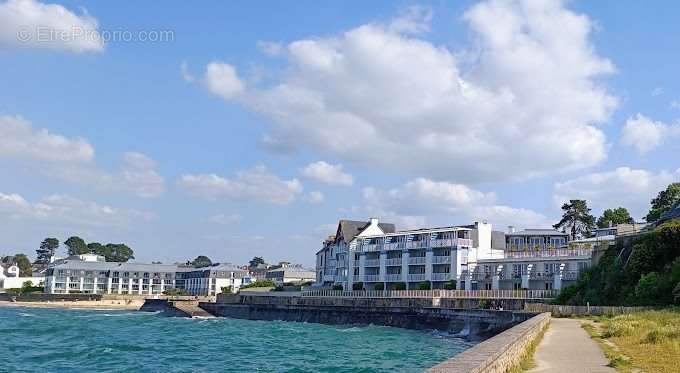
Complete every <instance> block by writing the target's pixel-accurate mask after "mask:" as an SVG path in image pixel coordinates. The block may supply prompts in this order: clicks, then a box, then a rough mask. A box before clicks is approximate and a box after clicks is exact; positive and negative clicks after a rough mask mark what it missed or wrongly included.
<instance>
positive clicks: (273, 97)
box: [204, 0, 617, 182]
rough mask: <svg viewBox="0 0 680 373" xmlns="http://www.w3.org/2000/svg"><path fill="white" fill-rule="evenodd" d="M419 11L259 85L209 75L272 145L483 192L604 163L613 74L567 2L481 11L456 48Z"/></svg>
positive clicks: (314, 52) (475, 11) (314, 51)
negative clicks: (431, 30)
mask: <svg viewBox="0 0 680 373" xmlns="http://www.w3.org/2000/svg"><path fill="white" fill-rule="evenodd" d="M407 14H408V13H407ZM412 14H414V15H413V16H411V18H410V19H411V22H404V18H403V16H402V17H398V18H397V19H396V20H395V21H392V22H388V23H385V24H382V23H370V24H365V25H362V26H360V27H357V28H354V29H351V30H348V31H346V32H343V33H340V34H337V35H332V36H327V37H314V38H309V39H304V40H297V41H294V42H291V43H289V44H288V45H286V47H285V48H286V53H284V54H282V55H283V56H285V57H284V58H285V59H286V61H287V67H286V68H285V69H283V70H282V71H283V72H282V73H280V75H278V80H277V79H274V84H269V83H268V84H267V86H264V87H262V88H260V89H256V88H255V87H253V86H250V85H249V86H248V89H246V88H245V86H244V85H243V84H241V83H240V81H241V80H240V79H239V78H238V77H237V76H235V75H234V74H235V72H234V69H233V67H231V65H226V64H222V65H219V66H229V67H230V68H227V69H226V72H227V73H225V74H206V76H205V78H204V79H205V80H206V82H209V83H210V87H212V88H209V89H210V90H211V91H212V92H213V93H215V94H217V95H219V96H221V97H223V98H226V99H237V100H238V101H239V102H241V103H243V104H244V105H246V106H247V107H249V108H251V109H252V110H254V111H257V112H259V113H261V114H263V115H265V116H266V117H268V118H270V119H271V120H272V123H273V126H272V129H271V133H269V134H266V135H265V136H267V139H268V141H267V142H268V143H275V144H277V145H279V147H281V146H282V145H283V144H288V145H289V146H297V147H311V148H315V149H317V150H320V151H322V152H327V153H329V154H330V155H332V156H335V157H340V158H341V159H344V160H347V161H349V162H353V163H356V164H361V165H364V166H366V167H384V168H387V169H389V170H392V171H396V172H403V173H406V174H411V175H425V176H428V177H432V178H437V179H445V180H456V181H474V182H477V181H484V180H508V179H524V178H527V177H531V176H534V175H538V174H544V173H550V172H556V171H562V170H574V169H582V168H586V167H589V166H592V165H595V164H598V163H599V162H601V161H602V160H604V159H605V158H606V150H607V144H606V141H605V136H604V133H603V132H602V131H601V130H600V129H599V128H597V125H598V124H600V123H603V122H606V121H607V120H608V119H609V117H610V114H611V113H612V111H613V110H614V109H615V108H616V106H617V99H616V98H615V97H613V96H612V95H611V94H609V93H608V92H607V90H606V88H605V87H604V86H603V85H601V84H600V83H599V79H600V78H601V77H603V76H606V75H608V74H610V73H612V72H614V67H613V65H612V64H611V63H610V61H608V60H607V59H604V58H602V57H600V56H599V55H598V54H597V53H596V51H595V48H594V46H593V45H592V43H591V42H590V38H589V35H590V32H591V31H592V29H593V22H592V21H591V20H590V19H588V18H587V17H586V16H585V15H581V14H576V13H574V12H572V11H570V10H568V9H566V8H564V7H563V4H562V2H560V1H540V2H535V1H496V0H491V1H485V2H482V3H479V4H477V5H475V6H473V7H472V8H471V9H470V10H469V11H468V12H467V13H465V16H464V19H465V21H466V22H467V24H468V25H469V27H470V30H471V31H472V35H473V37H474V41H473V43H471V44H470V46H468V47H467V48H465V49H463V50H460V51H455V52H454V51H450V50H449V49H447V48H446V47H444V46H439V45H435V44H433V43H431V42H429V41H428V40H426V39H424V38H423V37H422V34H419V32H420V33H422V32H424V31H426V29H427V28H425V27H423V26H422V25H423V24H427V19H428V17H429V16H427V13H426V12H425V13H423V12H421V13H418V12H415V13H412ZM406 19H409V18H408V17H407V18H406ZM414 20H416V21H414ZM417 20H419V21H417ZM395 24H396V25H397V26H396V27H395ZM418 25H420V26H418ZM414 32H415V33H414ZM216 64H217V63H216V62H212V63H211V64H210V65H208V67H209V68H210V67H211V66H215V65H216ZM209 75H218V77H217V78H215V79H213V78H211V77H210V76H209ZM221 75H226V76H227V77H228V78H226V79H224V78H221V77H220V76H221ZM234 82H238V83H237V84H235V83H234ZM234 87H236V88H234ZM242 90H243V91H242ZM235 92H236V93H235Z"/></svg>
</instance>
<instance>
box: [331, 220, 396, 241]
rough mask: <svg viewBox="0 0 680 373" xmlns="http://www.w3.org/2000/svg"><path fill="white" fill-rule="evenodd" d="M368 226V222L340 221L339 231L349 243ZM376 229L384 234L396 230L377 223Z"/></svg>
mask: <svg viewBox="0 0 680 373" xmlns="http://www.w3.org/2000/svg"><path fill="white" fill-rule="evenodd" d="M370 224H371V223H370V222H365V221H358V220H340V223H339V230H340V231H341V232H342V235H343V237H344V239H345V242H349V241H351V240H352V239H353V238H354V237H356V236H358V235H359V234H360V233H361V232H362V231H363V230H364V229H366V228H367V227H368V226H369V225H370ZM378 227H379V228H380V229H382V231H383V232H385V233H394V232H395V230H396V227H395V225H394V224H390V223H378ZM336 236H338V235H336Z"/></svg>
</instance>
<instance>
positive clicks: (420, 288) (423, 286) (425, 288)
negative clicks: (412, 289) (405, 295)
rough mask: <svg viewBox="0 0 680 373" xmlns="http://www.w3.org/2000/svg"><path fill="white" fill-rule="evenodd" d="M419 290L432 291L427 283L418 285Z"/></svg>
mask: <svg viewBox="0 0 680 373" xmlns="http://www.w3.org/2000/svg"><path fill="white" fill-rule="evenodd" d="M418 290H430V283H429V282H427V281H424V282H421V283H420V284H418Z"/></svg>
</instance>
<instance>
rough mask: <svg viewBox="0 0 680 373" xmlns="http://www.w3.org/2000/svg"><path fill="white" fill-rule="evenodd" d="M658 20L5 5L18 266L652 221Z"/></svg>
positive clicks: (405, 5) (8, 177)
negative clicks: (374, 232)
mask: <svg viewBox="0 0 680 373" xmlns="http://www.w3.org/2000/svg"><path fill="white" fill-rule="evenodd" d="M654 5H655V6H649V4H645V3H642V2H638V1H616V2H614V1H598V2H586V1H576V0H574V1H566V2H565V1H547V0H546V1H512V0H485V1H481V2H472V1H456V2H447V1H423V2H410V1H399V2H392V1H371V2H359V1H342V2H340V1H336V2H330V1H326V2H318V1H311V0H310V1H295V2H292V1H291V2H268V1H248V2H245V1H242V2H236V1H234V2H219V1H211V2H205V3H202V4H201V7H196V6H192V4H190V3H187V2H181V1H167V2H163V3H162V5H161V4H155V3H132V2H116V3H111V2H86V1H60V2H58V3H52V2H39V1H36V0H10V1H4V2H0V254H14V253H18V252H25V253H28V254H31V255H34V250H35V249H36V248H37V247H38V245H39V243H40V241H41V240H42V239H43V238H45V237H57V238H59V239H60V240H61V241H62V242H63V241H64V240H65V239H66V238H68V237H70V236H72V235H78V236H80V237H82V238H84V239H85V240H86V241H88V242H95V241H96V242H102V243H108V242H112V243H126V244H128V245H129V246H130V247H132V248H133V249H134V251H135V257H136V260H137V261H152V260H160V261H163V262H174V261H185V260H188V259H192V258H194V257H196V256H197V255H207V256H209V257H210V258H212V259H213V261H220V262H233V263H238V264H242V263H246V262H247V261H248V260H249V259H250V258H252V257H253V256H256V255H257V256H263V257H264V258H265V259H266V260H267V261H269V262H277V261H280V260H288V261H291V262H294V263H300V264H304V265H308V266H312V265H313V263H314V260H315V256H314V255H315V252H316V251H317V250H318V249H319V248H320V246H321V243H322V241H323V239H324V238H325V237H326V236H327V235H329V234H333V233H334V230H335V225H336V224H337V221H338V220H339V219H357V220H367V219H368V218H369V217H378V218H380V219H381V221H383V222H392V223H395V224H396V225H397V228H398V229H406V228H415V227H431V226H450V225H463V224H471V223H472V222H474V221H488V222H490V223H492V224H493V226H494V229H498V230H506V229H507V226H508V225H513V226H515V227H518V228H541V227H550V226H551V225H552V224H554V223H555V222H556V221H558V220H559V217H560V215H561V213H560V206H561V204H562V203H563V202H565V201H567V200H569V199H576V198H578V199H586V200H587V201H588V203H589V206H590V207H591V208H592V213H593V214H595V215H596V216H597V215H600V214H601V213H602V211H603V210H604V209H606V208H615V207H618V206H623V207H626V208H628V209H629V211H630V212H631V214H632V215H633V216H634V217H635V218H636V219H638V220H642V218H643V217H644V215H646V213H647V211H648V209H649V201H650V200H651V198H653V197H654V196H655V195H656V194H657V193H658V192H659V191H660V190H662V189H664V188H665V187H666V186H667V185H668V184H669V183H671V182H674V181H680V157H679V156H678V155H679V154H680V120H679V118H680V88H678V87H680V75H679V74H677V66H680V48H679V46H678V43H679V41H678V39H677V37H676V36H677V35H678V33H679V32H680V22H678V14H680V13H679V12H678V11H677V10H678V9H677V7H678V5H677V4H676V3H674V2H667V3H665V4H663V3H662V2H658V3H655V4H654ZM674 9H675V10H676V11H674Z"/></svg>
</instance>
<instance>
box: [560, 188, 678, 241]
mask: <svg viewBox="0 0 680 373" xmlns="http://www.w3.org/2000/svg"><path fill="white" fill-rule="evenodd" d="M679 199H680V183H673V184H670V185H668V187H667V188H666V189H665V190H662V191H660V192H659V194H658V195H657V196H656V198H654V199H652V200H651V208H650V210H649V212H648V213H647V215H646V216H645V220H646V221H647V222H649V223H651V222H654V221H656V220H659V218H660V217H661V215H663V214H664V213H665V212H666V211H668V210H670V208H671V207H673V204H675V202H676V201H678V200H679ZM590 210H591V209H590V208H589V207H588V203H587V201H586V200H582V199H572V200H570V201H569V202H568V203H565V204H563V205H562V211H563V214H562V219H561V220H560V221H559V222H557V223H556V224H555V225H553V227H554V228H555V229H561V230H562V231H563V232H565V233H569V236H570V238H571V239H572V240H575V239H577V238H578V237H582V238H587V237H590V236H591V235H592V232H593V230H594V229H595V228H596V227H597V228H606V227H608V226H610V225H612V226H614V225H617V224H632V223H634V222H635V219H633V217H631V216H630V213H629V212H628V209H626V208H625V207H616V208H612V209H606V210H604V212H603V213H602V216H600V217H599V218H597V220H596V219H595V217H594V216H593V215H591V214H590Z"/></svg>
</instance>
